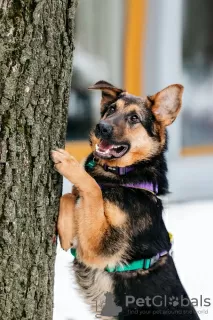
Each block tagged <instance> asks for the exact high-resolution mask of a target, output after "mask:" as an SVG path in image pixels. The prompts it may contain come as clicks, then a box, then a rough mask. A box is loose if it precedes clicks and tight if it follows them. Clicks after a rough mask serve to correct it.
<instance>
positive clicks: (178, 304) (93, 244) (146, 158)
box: [52, 81, 199, 320]
mask: <svg viewBox="0 0 213 320" xmlns="http://www.w3.org/2000/svg"><path fill="white" fill-rule="evenodd" d="M89 89H95V90H96V89H98V90H101V92H102V99H101V119H100V122H99V123H98V124H97V125H96V127H95V129H94V130H93V131H92V132H91V134H90V144H91V148H92V153H91V154H90V155H89V156H88V158H87V159H86V162H85V164H84V167H83V166H81V165H80V164H79V163H78V162H77V160H76V159H75V158H74V157H72V156H70V155H69V153H67V152H66V151H65V150H62V149H58V150H53V151H52V158H53V161H54V163H55V168H56V170H57V171H58V172H59V173H60V174H61V175H63V176H64V177H66V178H67V179H68V180H69V181H71V182H72V183H73V185H74V188H73V191H72V193H69V194H65V195H64V196H62V198H61V202H60V213H59V218H58V232H59V237H60V242H61V246H62V248H63V249H64V250H68V249H69V248H70V247H74V248H75V250H74V251H75V256H76V258H75V260H74V270H75V275H76V279H77V282H78V283H79V286H80V288H81V289H82V290H81V291H82V293H83V295H84V297H85V299H86V301H87V302H88V303H89V304H90V305H91V307H96V310H95V312H96V316H97V317H100V318H103V319H105V317H106V318H107V319H109V318H110V319H119V320H121V319H126V320H127V319H128V320H130V319H150V318H153V319H167V320H168V319H199V318H198V316H197V313H196V311H195V309H194V307H193V305H192V304H191V302H190V299H189V298H188V295H187V293H186V291H185V289H184V288H183V286H182V284H181V282H180V279H179V277H178V274H177V271H176V268H175V265H174V261H173V258H172V256H171V255H170V250H171V242H170V237H169V234H168V231H167V229H166V227H165V224H164V221H163V218H162V211H163V205H162V201H161V200H160V198H159V197H158V196H160V195H165V194H166V193H167V192H168V182H167V177H166V173H167V165H166V160H165V151H166V149H167V131H166V127H167V126H168V125H170V124H172V123H173V121H174V120H175V118H176V117H177V115H178V113H179V111H180V109H181V104H182V93H183V86H181V85H180V84H173V85H170V86H168V87H167V88H165V89H164V90H162V91H160V92H158V93H156V94H155V95H152V96H147V97H144V98H142V97H137V96H134V95H131V94H129V93H128V92H126V91H125V90H122V89H119V88H117V87H115V86H113V85H111V84H110V83H108V82H106V81H99V82H97V83H96V84H95V85H93V86H92V87H90V88H89ZM74 251H73V252H74ZM105 297H106V298H107V301H108V306H107V305H106V304H105V306H104V301H105V300H106V299H105ZM105 302H106V301H105ZM103 306H104V307H103ZM102 307H103V308H102ZM98 308H99V309H98ZM106 309H107V310H106ZM106 311H108V312H106Z"/></svg>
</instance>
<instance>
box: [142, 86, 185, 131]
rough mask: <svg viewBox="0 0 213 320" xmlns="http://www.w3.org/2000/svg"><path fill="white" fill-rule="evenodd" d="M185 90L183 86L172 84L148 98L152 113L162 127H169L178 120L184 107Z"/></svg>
mask: <svg viewBox="0 0 213 320" xmlns="http://www.w3.org/2000/svg"><path fill="white" fill-rule="evenodd" d="M183 89H184V88H183V86H182V85H181V84H172V85H171V86H169V87H167V88H165V89H163V90H161V91H160V92H158V93H156V94H154V95H153V96H149V97H148V99H149V101H151V103H152V104H151V109H152V112H153V114H154V116H155V118H156V119H157V121H158V122H160V123H162V125H164V126H169V125H170V124H172V122H173V121H174V120H175V119H176V117H177V115H178V113H179V111H180V108H181V105H182V95H183Z"/></svg>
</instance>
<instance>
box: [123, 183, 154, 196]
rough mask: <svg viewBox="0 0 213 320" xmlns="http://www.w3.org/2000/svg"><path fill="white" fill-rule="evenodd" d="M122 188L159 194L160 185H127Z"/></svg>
mask: <svg viewBox="0 0 213 320" xmlns="http://www.w3.org/2000/svg"><path fill="white" fill-rule="evenodd" d="M121 186H123V187H127V188H135V189H143V190H147V191H151V192H153V193H156V194H157V193H158V185H154V184H153V183H151V182H138V183H125V184H121Z"/></svg>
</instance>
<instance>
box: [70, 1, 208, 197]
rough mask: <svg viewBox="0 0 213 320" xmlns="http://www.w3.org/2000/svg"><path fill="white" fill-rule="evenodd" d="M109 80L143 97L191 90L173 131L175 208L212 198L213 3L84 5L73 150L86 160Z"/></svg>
mask: <svg viewBox="0 0 213 320" xmlns="http://www.w3.org/2000/svg"><path fill="white" fill-rule="evenodd" d="M98 80H107V81H109V82H112V83H113V84H114V85H117V86H120V87H123V88H125V89H127V90H128V91H129V92H131V93H134V94H136V95H144V94H153V93H155V92H157V91H159V90H161V89H163V88H164V87H166V86H167V85H169V84H172V83H181V84H183V85H184V87H185V93H184V102H183V111H182V113H181V115H180V116H179V118H178V120H177V121H176V122H175V123H174V124H173V125H172V126H171V128H169V134H170V145H169V153H168V161H169V169H170V171H169V178H170V186H171V191H172V194H171V196H170V198H171V200H176V201H177V200H189V199H196V198H199V199H202V198H213V187H212V185H213V101H212V100H213V1H211V0H205V1H202V0H173V1H171V0H161V1H157V0H89V1H88V0H80V1H79V7H78V12H77V19H76V51H75V58H74V72H73V79H72V90H71V98H70V109H69V124H68V132H67V148H68V149H69V151H70V152H71V153H72V154H74V155H75V156H77V157H78V158H82V157H83V156H85V155H86V154H87V153H88V152H89V147H88V142H87V140H88V139H87V137H88V133H89V131H90V128H91V127H92V126H93V125H94V124H95V122H96V121H97V119H98V117H99V100H100V93H90V92H89V91H88V90H87V87H88V86H89V85H91V84H93V83H95V82H96V81H98Z"/></svg>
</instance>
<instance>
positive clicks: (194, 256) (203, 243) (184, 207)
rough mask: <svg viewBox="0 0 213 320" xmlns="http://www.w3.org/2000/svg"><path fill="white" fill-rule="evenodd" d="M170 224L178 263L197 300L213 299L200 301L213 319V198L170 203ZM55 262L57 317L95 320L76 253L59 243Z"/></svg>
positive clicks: (204, 316)
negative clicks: (75, 270) (79, 281)
mask: <svg viewBox="0 0 213 320" xmlns="http://www.w3.org/2000/svg"><path fill="white" fill-rule="evenodd" d="M165 222H166V225H167V228H168V230H169V231H170V232H172V233H173V235H174V239H175V244H174V255H175V257H174V258H175V262H176V266H177V269H178V272H179V275H180V278H181V281H182V283H183V285H184V286H185V288H186V290H187V292H188V294H189V296H190V298H191V299H193V301H195V299H198V300H199V301H200V300H201V296H202V298H203V300H204V299H205V298H209V299H210V303H211V306H210V307H205V306H202V305H201V303H199V306H198V307H197V308H196V309H197V312H198V313H199V316H200V319H201V320H212V319H213V305H212V304H213V290H212V285H213V272H212V269H213V268H212V262H213V261H212V248H211V247H210V246H211V243H212V240H213V230H212V226H213V202H212V201H205V202H191V203H183V204H169V205H167V208H166V209H165ZM57 251H58V252H57V257H56V265H55V299H54V305H55V308H54V317H53V320H82V319H84V320H94V319H95V316H94V315H92V314H91V313H89V311H88V307H87V306H86V305H85V304H84V303H83V301H82V299H81V298H80V296H79V294H78V292H77V286H76V285H75V282H74V278H73V274H72V256H71V254H70V253H69V252H64V251H63V250H61V249H60V248H59V247H58V250H57Z"/></svg>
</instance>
